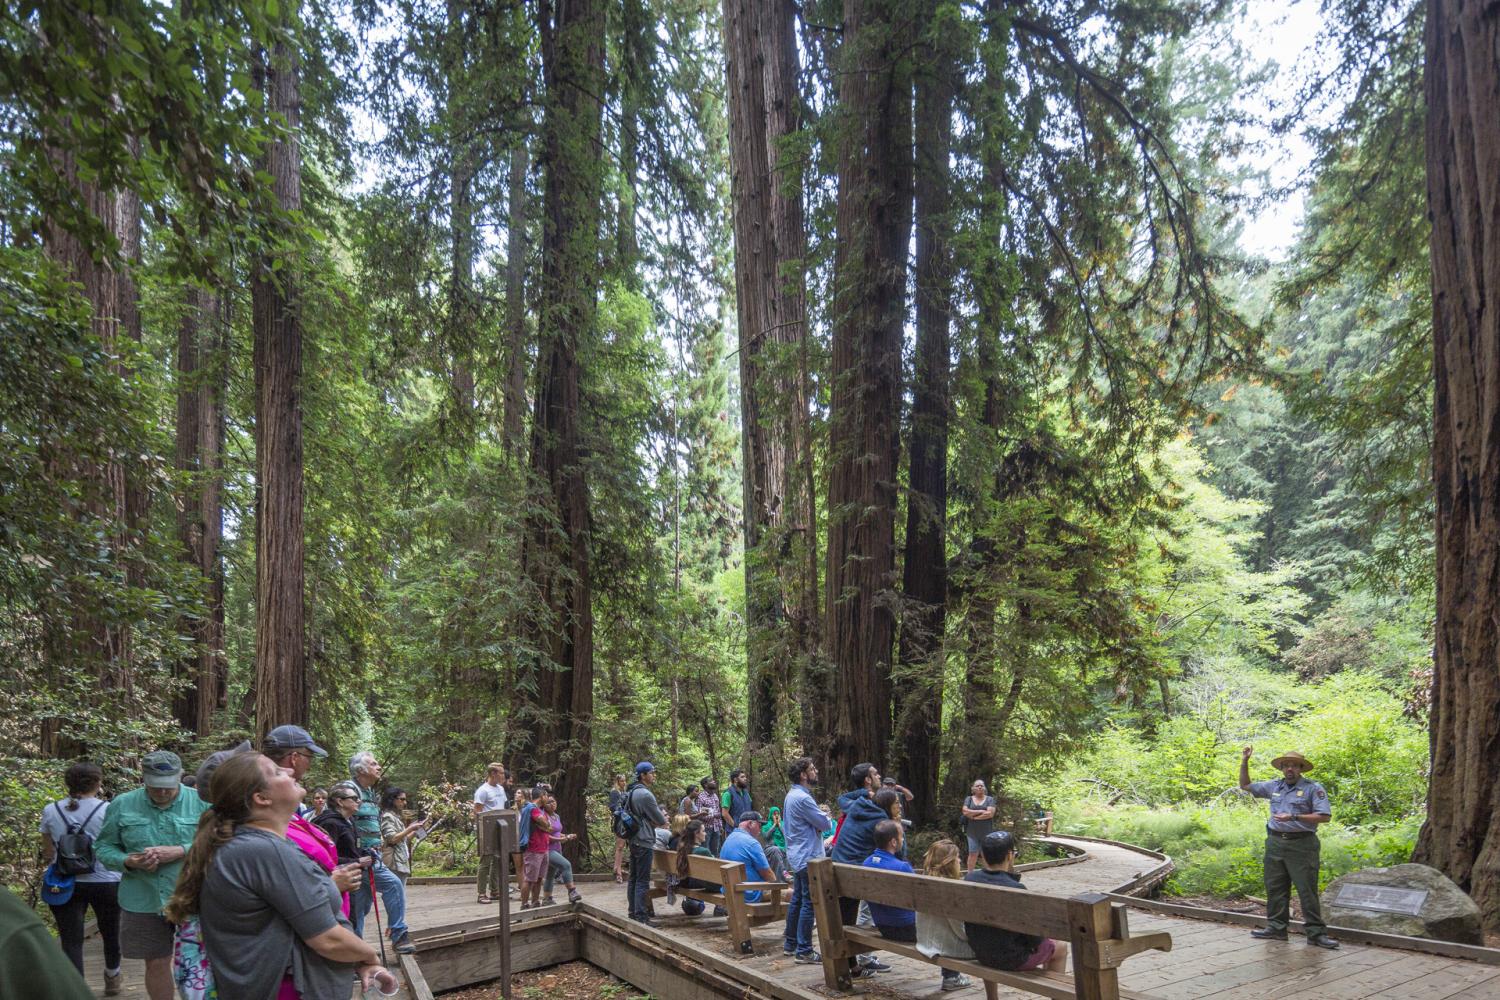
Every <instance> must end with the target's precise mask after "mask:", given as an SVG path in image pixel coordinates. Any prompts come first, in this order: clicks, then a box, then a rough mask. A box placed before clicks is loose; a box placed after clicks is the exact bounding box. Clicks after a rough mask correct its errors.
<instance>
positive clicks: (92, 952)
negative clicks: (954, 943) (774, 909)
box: [87, 838, 1500, 1000]
mask: <svg viewBox="0 0 1500 1000" xmlns="http://www.w3.org/2000/svg"><path fill="white" fill-rule="evenodd" d="M1056 839H1058V840H1061V841H1066V842H1068V843H1070V844H1073V845H1074V846H1076V847H1079V848H1082V849H1084V850H1086V851H1087V852H1088V854H1089V858H1088V860H1086V861H1083V862H1080V863H1077V864H1069V865H1059V866H1054V867H1048V868H1044V869H1041V870H1036V871H1032V872H1030V873H1027V874H1025V875H1024V876H1023V877H1024V880H1025V882H1026V884H1027V886H1028V887H1030V888H1032V889H1034V890H1039V891H1046V892H1051V893H1058V894H1064V895H1071V894H1073V893H1077V892H1083V891H1088V890H1096V891H1097V890H1104V891H1109V890H1114V889H1117V888H1120V887H1121V886H1124V885H1126V884H1128V883H1129V882H1131V881H1132V880H1135V879H1138V878H1139V877H1141V876H1142V875H1146V874H1149V872H1150V870H1151V869H1152V868H1153V867H1154V866H1156V865H1157V863H1158V862H1157V860H1156V859H1154V858H1152V857H1149V856H1147V855H1144V854H1142V853H1140V852H1137V851H1134V850H1131V849H1129V848H1125V847H1120V846H1115V845H1109V844H1103V843H1099V842H1093V841H1069V840H1067V839H1066V838H1056ZM579 889H580V891H581V892H582V893H583V896H584V902H583V904H582V905H581V906H580V907H579V908H578V909H579V910H580V911H581V913H582V914H583V915H584V916H585V917H587V918H588V919H590V920H593V921H597V922H601V923H605V924H608V925H610V926H611V927H614V928H617V929H620V930H623V931H626V932H628V933H629V935H630V936H632V937H633V938H635V939H637V940H640V941H642V942H643V943H645V944H647V945H650V946H654V947H655V948H661V949H666V950H669V951H671V952H674V953H676V954H678V955H680V956H683V957H684V958H686V959H688V960H689V961H691V962H693V963H697V964H701V965H703V966H705V967H708V968H711V969H713V970H714V971H715V972H717V973H718V974H719V975H721V976H723V977H726V978H728V979H732V980H735V981H737V982H739V983H742V984H743V985H744V986H746V987H748V988H749V989H751V990H753V991H754V992H755V993H757V994H759V995H762V996H766V997H775V998H777V1000H826V998H827V997H828V996H829V994H828V993H827V992H826V991H825V990H824V987H823V973H822V967H821V966H807V965H797V964H796V963H794V962H793V961H792V960H791V959H790V958H787V957H785V956H784V955H783V954H782V951H781V931H780V929H779V928H778V927H775V926H765V927H760V928H757V929H756V930H755V931H754V932H753V935H752V939H753V941H754V943H755V952H756V953H755V955H754V956H746V957H741V956H739V955H737V954H735V953H734V952H733V950H732V949H731V946H730V942H729V934H728V932H727V927H726V921H725V920H724V918H722V917H719V918H714V917H711V916H707V915H704V916H702V917H687V916H684V915H682V913H681V910H680V908H679V907H671V908H668V907H667V906H666V905H665V903H664V901H662V900H657V901H656V906H657V914H658V917H659V919H660V926H659V927H657V928H648V927H643V926H641V925H639V924H635V923H632V922H630V921H629V920H627V919H626V912H627V906H626V901H625V889H624V887H623V886H618V885H616V884H614V882H613V881H602V882H580V884H579ZM408 892H409V911H410V912H409V916H408V924H409V925H410V926H411V929H412V934H413V937H414V939H415V940H416V941H417V942H418V944H419V947H420V945H421V942H422V941H423V939H424V938H430V937H432V936H433V935H434V934H435V933H437V932H440V931H441V929H442V928H445V927H449V928H451V927H453V926H454V925H457V924H464V923H471V922H477V921H482V920H485V919H486V918H492V917H495V916H497V915H498V907H496V906H479V905H478V904H477V903H476V902H475V898H474V887H473V885H472V884H464V885H418V886H411V887H409V889H408ZM1142 905H1143V906H1146V905H1149V904H1142ZM567 909H568V908H567V907H562V906H559V907H556V908H555V910H556V912H558V913H563V912H566V911H567ZM1130 927H1131V931H1132V932H1133V933H1146V932H1152V931H1166V932H1167V933H1170V934H1171V935H1172V940H1173V948H1172V951H1171V952H1166V953H1163V952H1147V953H1145V954H1142V955H1138V956H1136V957H1134V958H1131V959H1130V960H1129V961H1127V962H1126V963H1125V965H1124V966H1123V968H1122V971H1121V976H1120V981H1121V986H1122V988H1125V989H1129V990H1135V991H1140V992H1143V993H1147V994H1150V995H1152V996H1155V997H1159V998H1161V1000H1198V998H1213V1000H1372V998H1382V1000H1397V998H1402V1000H1408V998H1409V1000H1500V965H1489V964H1482V963H1480V962H1476V961H1471V960H1467V959H1463V958H1447V957H1443V956H1438V955H1427V954H1419V953H1415V952H1411V951H1404V950H1398V949H1394V948H1381V947H1371V946H1366V945H1358V944H1350V943H1345V944H1344V946H1343V947H1342V948H1341V949H1340V950H1339V951H1334V952H1328V951H1324V950H1322V949H1319V948H1312V947H1309V946H1308V945H1307V944H1305V943H1304V942H1303V940H1302V939H1301V938H1300V937H1299V936H1296V935H1293V937H1292V939H1291V940H1290V941H1287V942H1265V941H1256V940H1254V939H1253V938H1251V937H1250V935H1249V929H1248V928H1247V927H1244V926H1234V925H1231V924H1225V923H1218V922H1214V921H1210V920H1198V919H1189V918H1185V917H1181V916H1176V915H1170V914H1164V913H1157V912H1152V911H1150V910H1148V909H1133V910H1132V911H1131V913H1130ZM366 937H367V938H368V939H370V940H371V941H372V942H373V941H374V921H373V920H371V921H369V926H368V927H367V933H366ZM87 954H88V957H89V959H90V966H91V968H90V984H91V985H93V986H95V987H96V988H99V984H100V983H101V982H102V974H101V973H100V972H99V967H100V954H99V945H98V942H97V940H91V941H90V942H89V946H88V950H87ZM417 957H418V959H419V960H420V958H421V954H420V952H419V954H418V956H417ZM882 958H883V959H884V960H885V961H887V962H888V963H889V964H890V965H891V966H892V967H893V970H892V971H891V972H890V973H887V974H882V975H879V976H877V977H875V978H874V979H872V980H865V981H863V987H864V988H865V989H866V991H867V992H869V993H871V994H875V995H880V996H885V997H935V996H937V995H939V985H940V977H939V974H938V970H937V968H936V967H934V966H929V965H924V964H922V963H918V962H914V961H911V960H908V959H904V958H901V957H899V956H894V955H885V956H882ZM125 969H126V978H127V984H128V986H127V991H126V996H132V997H144V995H145V992H144V989H143V988H142V987H141V981H140V979H141V963H139V962H130V961H127V962H126V963H125ZM948 995H952V996H957V997H982V996H983V995H984V991H983V989H982V988H981V987H980V986H978V985H977V984H976V985H975V986H974V987H972V988H970V989H968V990H963V991H959V992H956V993H953V994H948ZM1000 995H1001V996H1003V997H1008V998H1020V997H1025V996H1030V994H1023V993H1020V992H1017V991H1013V990H1008V989H1002V990H1001V993H1000Z"/></svg>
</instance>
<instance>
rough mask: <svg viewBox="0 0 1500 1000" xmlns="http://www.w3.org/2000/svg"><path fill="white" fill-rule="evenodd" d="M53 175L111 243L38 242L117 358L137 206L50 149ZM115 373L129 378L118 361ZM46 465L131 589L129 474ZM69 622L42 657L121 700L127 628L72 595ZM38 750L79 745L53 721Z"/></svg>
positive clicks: (47, 235)
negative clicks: (72, 490) (101, 531)
mask: <svg viewBox="0 0 1500 1000" xmlns="http://www.w3.org/2000/svg"><path fill="white" fill-rule="evenodd" d="M53 158H54V161H55V162H56V164H57V167H58V172H59V174H60V175H61V176H62V177H63V178H65V180H66V181H67V183H68V185H69V186H70V187H71V188H72V189H73V190H74V191H75V192H76V193H77V197H78V201H79V203H80V204H81V205H82V206H83V207H84V208H85V209H86V210H87V212H88V213H89V214H90V215H92V216H93V217H94V218H95V219H97V220H98V221H99V223H100V225H101V226H102V228H103V230H104V232H105V233H107V234H108V235H110V236H111V237H113V238H114V240H115V241H116V243H117V247H116V248H115V249H116V250H117V251H118V252H117V255H115V256H114V257H113V259H112V258H111V254H109V253H107V252H106V251H105V250H104V249H103V248H94V247H92V246H90V245H89V244H88V243H86V242H85V241H84V240H83V239H81V238H80V237H79V235H78V234H77V233H74V232H71V231H69V230H68V229H66V228H64V227H63V226H62V225H60V224H58V223H57V221H56V220H52V219H49V220H47V224H46V225H45V227H44V229H43V234H42V241H43V246H44V248H45V250H46V252H47V255H48V256H49V257H50V258H51V259H52V260H54V261H56V262H57V263H58V264H59V265H61V267H62V268H63V270H64V271H65V272H66V273H67V274H68V276H69V277H70V278H71V279H72V280H73V281H75V282H77V284H78V286H79V290H80V292H81V293H82V295H83V297H84V299H85V300H87V301H88V303H89V305H90V306H91V309H92V320H91V326H92V329H93V333H94V335H95V336H96V337H98V338H99V341H100V343H102V344H103V345H104V348H105V350H106V351H107V352H109V353H110V354H112V355H114V356H116V357H119V356H120V352H121V351H122V350H124V346H123V345H122V343H121V342H122V341H135V342H139V341H140V338H141V324H140V312H139V304H138V302H137V296H136V287H135V282H134V280H133V278H132V277H131V274H130V271H129V267H130V264H131V263H133V262H136V261H138V260H139V258H140V226H141V218H140V201H139V199H138V198H137V197H136V196H135V195H134V194H133V193H130V192H112V191H105V190H101V189H100V188H98V187H97V186H96V185H94V184H92V183H90V182H88V181H86V180H83V179H82V178H80V177H79V176H78V169H77V164H76V163H75V162H74V160H73V157H72V156H71V154H68V153H65V152H61V151H54V154H53ZM116 370H117V373H118V374H119V375H121V376H122V377H128V376H129V372H128V371H127V370H126V368H125V364H124V362H123V361H120V362H117V364H116ZM51 464H52V465H53V466H54V467H55V468H56V470H57V474H58V476H59V477H61V478H68V479H73V480H75V481H77V482H78V483H79V484H80V485H81V487H82V490H81V497H82V502H81V504H80V509H79V511H78V512H77V515H76V516H86V517H90V518H95V519H98V520H99V521H100V522H102V523H103V524H104V525H105V526H106V529H107V531H108V537H109V539H110V548H111V555H112V558H113V560H114V561H115V564H116V571H117V572H118V573H119V574H120V576H121V577H122V578H123V579H124V580H125V581H126V582H129V583H131V584H137V585H138V584H139V582H140V581H139V567H138V566H134V565H132V563H133V554H134V552H135V550H136V549H137V548H138V546H139V545H140V543H141V540H142V539H141V533H142V531H143V528H144V524H143V517H144V511H145V495H144V492H143V491H142V490H141V489H140V486H139V482H138V479H137V477H136V476H134V475H132V474H131V470H129V469H128V468H127V466H126V465H125V464H124V463H123V462H120V461H112V462H107V463H104V464H103V465H99V464H96V463H94V462H92V461H84V460H83V459H81V458H79V457H78V456H76V455H55V456H53V458H52V460H51ZM70 603H71V604H72V615H71V617H72V620H71V624H70V625H69V627H68V628H67V630H66V634H65V635H56V634H54V635H50V636H48V637H47V639H46V649H47V656H48V659H49V660H51V661H52V662H54V663H57V664H81V665H87V666H88V669H90V670H91V672H92V673H93V674H94V676H96V677H97V678H98V681H99V684H100V685H101V686H102V687H104V688H106V689H111V690H119V691H121V692H123V693H125V694H127V695H128V694H129V693H130V691H131V688H132V672H131V665H130V658H131V641H130V628H129V626H128V625H127V624H124V623H120V622H115V621H111V620H109V619H108V617H107V616H106V615H104V614H103V612H102V611H100V610H98V609H97V608H96V604H97V601H95V600H93V599H90V598H88V597H86V596H85V595H83V594H78V595H77V596H76V597H72V598H70ZM41 749H42V752H43V753H47V754H51V755H54V756H71V755H74V754H76V753H79V752H81V749H82V748H81V747H80V746H78V745H77V744H76V743H74V742H73V741H72V740H71V739H68V738H67V737H65V736H64V734H63V729H62V720H61V719H47V720H44V721H43V723H42V727H41Z"/></svg>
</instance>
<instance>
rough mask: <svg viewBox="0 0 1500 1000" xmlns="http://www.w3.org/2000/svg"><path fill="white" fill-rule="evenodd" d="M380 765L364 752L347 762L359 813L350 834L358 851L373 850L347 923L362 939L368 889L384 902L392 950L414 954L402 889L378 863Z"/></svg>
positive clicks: (369, 896) (353, 896)
mask: <svg viewBox="0 0 1500 1000" xmlns="http://www.w3.org/2000/svg"><path fill="white" fill-rule="evenodd" d="M382 773H383V772H382V769H381V767H380V762H379V761H377V760H376V759H375V755H374V754H372V753H370V751H368V750H361V751H360V752H359V753H357V754H355V755H354V756H353V757H350V758H349V776H350V777H351V778H353V779H354V783H355V784H356V785H358V786H359V811H358V812H356V813H355V814H354V832H355V833H357V834H358V835H359V846H360V850H362V851H369V850H373V851H374V852H375V853H374V855H373V860H372V862H371V864H370V867H369V868H368V869H367V870H366V872H365V876H364V879H363V880H362V881H361V882H360V884H359V888H358V889H356V890H355V891H354V892H352V893H350V894H349V919H350V920H351V921H352V922H353V923H354V933H356V934H359V935H360V936H363V935H364V929H365V915H366V914H368V913H369V912H370V906H371V904H373V903H374V902H375V895H374V892H372V889H375V890H379V892H380V898H381V900H383V901H384V902H385V915H386V919H387V920H389V921H390V926H389V927H388V928H387V933H388V934H390V936H391V943H392V944H394V945H395V946H396V950H397V951H399V952H401V953H403V954H410V953H411V952H414V951H416V950H417V949H416V945H414V944H412V943H411V935H410V934H408V933H407V930H406V886H404V885H402V884H401V880H400V879H399V878H397V877H396V873H395V872H393V871H391V870H390V869H389V868H387V867H386V866H385V864H384V863H383V862H382V861H381V860H380V844H381V842H382V841H381V836H380V793H379V792H378V791H376V790H375V789H376V787H377V786H379V784H380V776H381V774H382Z"/></svg>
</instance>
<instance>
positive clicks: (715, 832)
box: [693, 776, 724, 855]
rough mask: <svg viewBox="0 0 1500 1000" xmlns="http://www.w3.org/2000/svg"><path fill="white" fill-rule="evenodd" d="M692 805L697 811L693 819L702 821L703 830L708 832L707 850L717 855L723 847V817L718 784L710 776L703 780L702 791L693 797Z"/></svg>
mask: <svg viewBox="0 0 1500 1000" xmlns="http://www.w3.org/2000/svg"><path fill="white" fill-rule="evenodd" d="M693 805H694V806H696V807H697V810H698V811H697V813H696V814H694V816H693V818H694V819H700V820H702V821H703V829H704V830H706V831H708V849H709V850H710V851H713V852H714V854H715V855H717V854H718V853H719V849H720V848H722V847H723V846H724V817H723V815H722V807H721V806H720V804H719V783H718V782H717V781H715V780H714V779H713V777H712V776H709V777H707V778H704V779H703V790H702V791H701V792H699V793H698V794H697V795H696V796H695V797H694V799H693Z"/></svg>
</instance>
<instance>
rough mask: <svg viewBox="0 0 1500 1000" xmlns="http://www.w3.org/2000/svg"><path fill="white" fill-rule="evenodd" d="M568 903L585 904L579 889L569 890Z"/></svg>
mask: <svg viewBox="0 0 1500 1000" xmlns="http://www.w3.org/2000/svg"><path fill="white" fill-rule="evenodd" d="M568 902H570V903H581V902H583V893H581V892H579V891H578V890H577V889H569V890H568Z"/></svg>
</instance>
